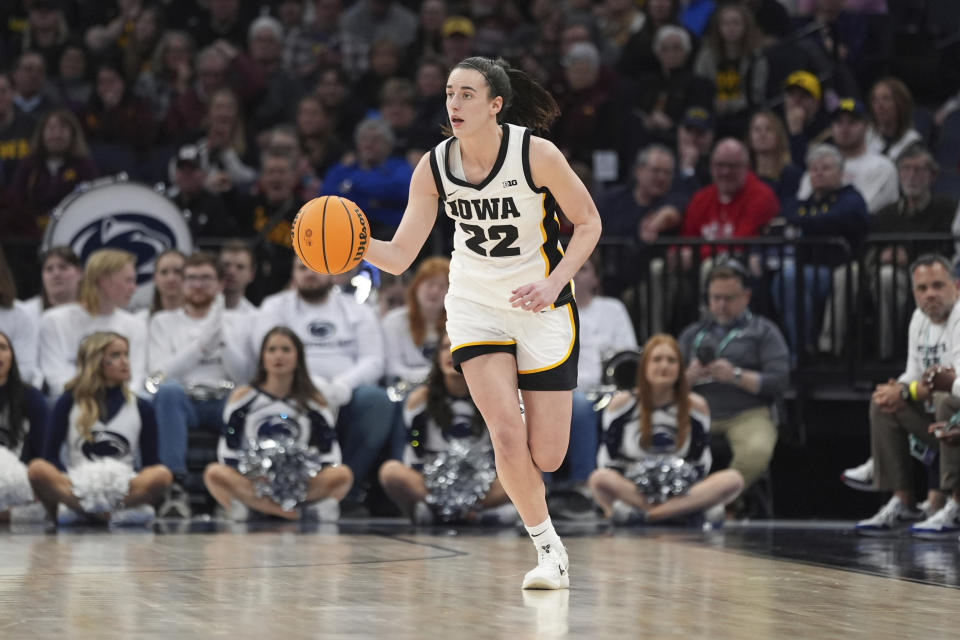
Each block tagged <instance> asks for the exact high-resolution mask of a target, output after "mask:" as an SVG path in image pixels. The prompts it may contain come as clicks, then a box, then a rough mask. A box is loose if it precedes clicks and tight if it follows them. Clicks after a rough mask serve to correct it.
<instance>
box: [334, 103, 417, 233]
mask: <svg viewBox="0 0 960 640" xmlns="http://www.w3.org/2000/svg"><path fill="white" fill-rule="evenodd" d="M354 144H355V145H356V152H357V153H356V161H355V162H349V163H346V162H345V163H341V164H337V165H334V166H333V167H332V168H331V169H330V171H328V172H327V174H326V175H325V176H323V188H322V190H321V193H320V194H318V195H339V196H343V197H345V198H349V199H351V200H353V201H354V202H355V203H356V204H357V206H358V207H360V209H361V210H362V211H363V212H364V213H365V214H366V215H367V220H368V221H369V223H370V234H371V235H372V236H373V237H376V238H389V237H391V236H393V232H394V231H396V228H397V225H399V224H400V218H402V217H403V210H404V208H405V207H406V206H407V195H408V193H407V192H408V191H409V187H410V178H411V177H412V176H413V168H412V167H411V166H410V165H409V164H408V163H407V161H406V160H405V159H404V158H399V157H396V156H391V155H390V151H391V149H393V144H394V139H393V132H392V131H391V130H390V127H389V126H388V125H387V124H386V123H385V122H383V121H382V120H373V119H367V120H364V121H363V122H361V123H360V124H359V125H357V130H356V133H355V135H354Z"/></svg>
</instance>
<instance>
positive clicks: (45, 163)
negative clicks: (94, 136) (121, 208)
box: [0, 109, 97, 236]
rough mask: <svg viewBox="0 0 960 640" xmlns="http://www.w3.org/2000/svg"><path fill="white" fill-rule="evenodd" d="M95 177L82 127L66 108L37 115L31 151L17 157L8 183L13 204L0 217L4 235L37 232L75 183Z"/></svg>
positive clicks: (27, 234) (0, 227)
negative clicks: (15, 165) (10, 180)
mask: <svg viewBox="0 0 960 640" xmlns="http://www.w3.org/2000/svg"><path fill="white" fill-rule="evenodd" d="M96 177H97V167H96V165H95V164H94V163H93V160H92V159H91V158H90V152H89V151H88V150H87V143H86V141H85V140H84V137H83V130H82V129H81V128H80V123H79V122H77V119H76V117H74V115H73V114H72V113H70V112H69V111H66V110H65V109H57V110H55V111H50V112H49V113H47V114H46V115H45V116H43V117H42V118H41V119H40V122H39V123H38V124H37V129H36V132H35V133H34V136H33V140H32V142H31V143H30V155H28V156H27V157H26V158H24V159H23V160H21V161H20V166H18V167H17V173H16V174H15V175H14V176H13V180H12V182H11V183H10V189H9V193H8V197H9V199H10V202H11V203H13V206H12V207H11V208H10V209H9V210H8V211H7V212H6V214H7V217H6V219H3V217H4V216H3V215H2V214H0V233H3V234H4V235H6V234H10V235H24V236H39V234H40V230H41V229H43V228H44V227H45V226H46V224H47V217H48V216H49V214H50V212H51V211H52V210H53V209H54V208H55V207H56V206H57V205H58V204H60V201H61V200H63V198H64V197H66V196H67V195H69V194H70V193H71V192H72V191H73V190H74V189H75V188H76V186H77V185H78V184H80V183H81V182H87V181H89V180H93V179H94V178H96Z"/></svg>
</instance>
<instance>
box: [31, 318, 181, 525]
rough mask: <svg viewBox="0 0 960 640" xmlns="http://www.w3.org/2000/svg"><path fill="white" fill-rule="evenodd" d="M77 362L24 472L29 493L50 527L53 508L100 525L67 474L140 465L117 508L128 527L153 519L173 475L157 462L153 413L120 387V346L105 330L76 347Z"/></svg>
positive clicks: (124, 362)
mask: <svg viewBox="0 0 960 640" xmlns="http://www.w3.org/2000/svg"><path fill="white" fill-rule="evenodd" d="M77 357H78V364H79V371H78V373H77V375H76V376H75V377H74V378H73V379H72V380H70V381H69V382H68V383H67V385H66V392H65V393H64V394H63V395H62V396H61V397H60V399H59V400H57V403H56V404H55V405H54V407H53V412H52V414H51V416H50V422H49V425H48V429H47V433H46V438H45V440H44V447H43V457H42V458H38V459H36V460H34V461H33V462H31V463H30V466H29V467H28V468H27V473H28V476H29V478H30V484H31V485H32V486H33V491H34V493H35V494H36V496H37V498H38V499H39V500H40V502H42V503H43V505H44V507H45V508H46V510H47V514H48V516H49V517H50V519H51V521H52V522H53V523H56V522H57V509H58V506H59V505H60V504H64V505H66V506H67V507H69V508H70V509H72V510H73V511H74V512H75V513H77V514H78V515H80V516H81V517H95V518H97V519H100V520H107V519H109V518H110V514H109V513H97V514H90V513H86V512H85V511H84V509H83V507H82V506H81V501H80V498H78V497H77V495H75V493H74V486H73V482H72V481H71V479H70V476H69V475H68V473H69V472H70V471H72V470H75V469H77V468H79V467H81V466H82V465H84V464H87V463H96V462H98V461H102V460H105V459H113V460H116V461H118V462H120V463H122V464H124V465H126V466H129V467H130V469H131V470H132V469H133V468H134V465H135V464H136V463H137V461H138V460H139V461H140V464H141V468H140V470H139V472H137V473H136V474H135V475H133V478H132V479H131V480H130V483H129V489H128V491H127V493H126V495H125V496H124V497H123V500H122V502H121V504H120V505H119V506H120V507H122V510H123V511H124V512H125V513H126V514H133V515H134V516H135V517H134V518H131V519H130V521H131V522H133V521H143V520H149V519H152V516H153V505H155V504H156V503H158V502H159V501H160V500H161V499H162V498H163V495H164V493H165V492H166V490H167V488H168V487H169V486H170V483H172V482H173V475H172V474H171V473H170V471H169V470H168V469H167V468H166V467H164V466H163V465H161V464H160V463H159V458H158V455H157V421H156V418H155V417H154V413H153V407H151V406H150V404H149V403H148V402H146V401H145V400H142V399H140V398H137V396H136V395H134V394H133V393H131V392H130V389H129V388H128V387H127V380H129V379H130V355H129V345H128V342H127V339H126V338H124V337H123V336H121V335H120V334H118V333H114V332H112V331H98V332H95V333H93V334H92V335H90V336H88V337H87V338H86V339H85V340H84V341H83V342H82V343H81V345H80V349H79V353H78V356H77ZM61 452H62V455H61ZM131 474H132V472H131ZM115 515H116V516H119V512H118V513H116V514H115ZM112 521H113V522H118V520H117V518H114V519H113V520H112Z"/></svg>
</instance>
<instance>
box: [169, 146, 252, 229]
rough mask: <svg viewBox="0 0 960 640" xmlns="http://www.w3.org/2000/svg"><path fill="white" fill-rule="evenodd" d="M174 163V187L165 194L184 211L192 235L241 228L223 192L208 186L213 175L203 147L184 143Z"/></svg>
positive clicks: (182, 212) (174, 158) (173, 160)
mask: <svg viewBox="0 0 960 640" xmlns="http://www.w3.org/2000/svg"><path fill="white" fill-rule="evenodd" d="M171 164H172V171H171V173H172V174H173V175H172V181H173V187H172V188H170V189H168V190H167V192H166V194H167V196H168V197H169V198H170V199H171V201H172V202H173V204H174V205H176V207H177V208H178V209H180V213H181V214H183V218H184V220H185V221H186V223H187V226H188V227H190V234H191V236H192V237H193V239H194V240H203V239H206V238H224V237H228V236H231V235H236V234H237V233H238V232H239V230H240V229H239V226H238V225H237V220H236V219H235V217H234V216H232V215H230V213H229V212H228V211H227V205H226V201H225V200H224V196H223V195H222V194H221V193H215V192H214V191H212V190H210V189H209V188H207V181H208V180H212V179H213V178H212V177H211V173H210V166H209V158H208V157H207V156H206V154H205V151H204V149H203V148H201V147H199V146H197V145H195V144H185V145H183V146H182V147H180V148H179V149H178V150H177V153H176V155H175V156H174V157H173V159H172V162H171Z"/></svg>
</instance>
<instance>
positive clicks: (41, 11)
mask: <svg viewBox="0 0 960 640" xmlns="http://www.w3.org/2000/svg"><path fill="white" fill-rule="evenodd" d="M24 4H26V5H27V7H26V8H27V19H26V21H25V24H23V25H22V27H21V31H20V33H19V34H16V35H14V36H13V37H11V38H10V40H9V41H8V42H7V43H6V45H7V54H8V57H9V58H16V57H17V56H18V55H20V54H22V53H26V52H32V53H35V54H36V55H38V56H40V57H41V59H42V60H43V66H44V68H45V69H47V70H48V71H50V72H51V74H52V75H55V74H53V70H55V69H56V68H57V63H58V62H59V60H60V54H61V53H63V50H64V48H65V47H66V46H67V42H69V41H70V39H71V33H70V31H71V25H69V24H68V23H67V20H66V16H65V15H64V11H63V6H62V3H61V2H59V1H58V0H33V1H32V2H29V3H24ZM18 36H19V37H18ZM38 115H39V114H38Z"/></svg>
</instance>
